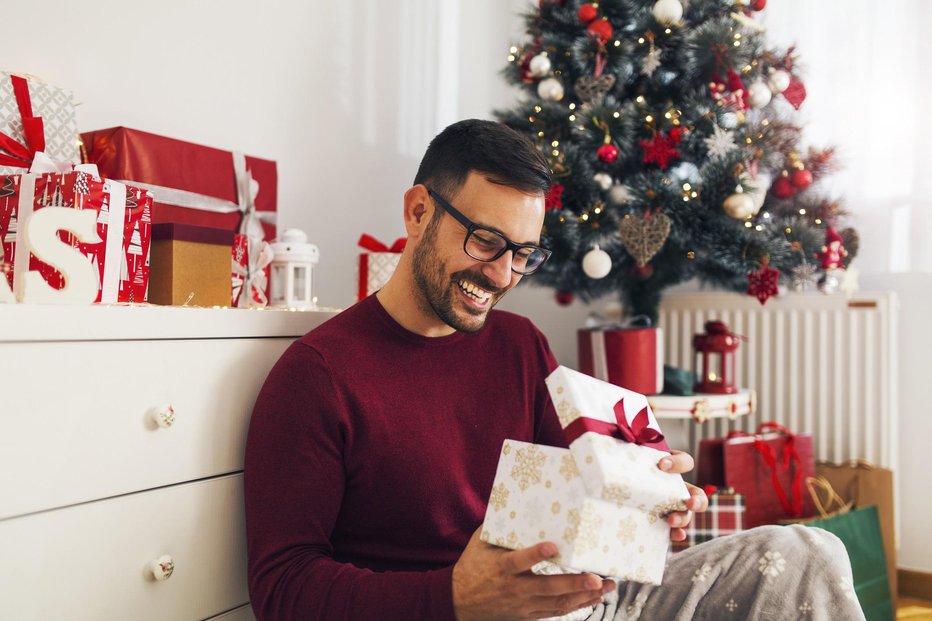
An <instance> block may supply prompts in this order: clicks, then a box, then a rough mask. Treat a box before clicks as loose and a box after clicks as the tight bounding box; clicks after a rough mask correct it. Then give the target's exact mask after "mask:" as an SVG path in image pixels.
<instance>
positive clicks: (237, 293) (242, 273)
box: [230, 233, 273, 308]
mask: <svg viewBox="0 0 932 621" xmlns="http://www.w3.org/2000/svg"><path fill="white" fill-rule="evenodd" d="M250 248H251V250H250ZM250 252H251V253H252V254H250ZM257 253H258V254H257ZM272 259H273V253H272V246H271V245H270V244H269V243H268V242H260V243H258V244H256V243H253V244H250V243H249V237H248V236H247V235H246V234H244V233H237V234H236V235H235V236H234V237H233V262H232V265H231V267H232V272H233V280H232V283H233V289H232V298H231V303H230V305H231V306H234V307H236V308H246V307H262V306H268V305H269V270H270V269H271V268H270V266H271V264H272Z"/></svg>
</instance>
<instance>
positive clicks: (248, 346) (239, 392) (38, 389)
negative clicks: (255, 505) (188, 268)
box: [0, 305, 333, 621]
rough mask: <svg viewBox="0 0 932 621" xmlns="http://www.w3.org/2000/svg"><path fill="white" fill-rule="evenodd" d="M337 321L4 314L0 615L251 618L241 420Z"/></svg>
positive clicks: (218, 314)
mask: <svg viewBox="0 0 932 621" xmlns="http://www.w3.org/2000/svg"><path fill="white" fill-rule="evenodd" d="M332 315H333V313H330V312H289V311H277V310H261V311H259V310H236V309H196V308H173V307H158V306H140V307H125V306H88V307H55V306H34V305H6V306H4V305H0V619H10V620H11V621H12V620H15V621H31V620H38V619H42V620H46V619H48V620H55V621H57V620H59V619H68V620H69V621H80V620H85V619H86V620H93V621H103V620H108V619H115V620H116V619H119V620H121V621H123V620H126V619H133V620H134V621H143V620H146V619H153V620H155V619H158V620H160V621H162V620H165V619H171V620H172V621H187V620H201V619H223V620H224V621H247V620H248V621H251V620H252V619H253V616H252V612H251V610H250V609H249V606H248V601H249V595H248V592H247V588H246V544H245V528H244V519H243V485H242V468H243V453H244V447H245V441H246V429H247V425H248V420H249V415H250V413H251V411H252V407H253V404H254V402H255V398H256V395H257V394H258V391H259V389H260V387H261V386H262V382H263V381H264V380H265V377H266V375H267V374H268V371H269V369H270V368H271V367H272V365H273V364H274V363H275V361H276V360H277V359H278V357H279V356H280V355H281V353H282V352H283V351H284V350H285V348H286V347H287V346H288V345H289V344H290V343H291V342H292V341H293V340H294V338H296V337H298V336H300V335H302V334H304V333H305V332H307V331H308V330H310V329H311V328H313V327H314V326H316V325H318V324H320V323H321V322H323V321H324V320H326V319H328V318H329V317H331V316H332ZM153 561H155V563H153ZM169 572H170V575H168V577H165V576H166V574H169ZM156 573H158V574H160V577H162V578H163V579H161V580H157V579H156V577H155V574H156Z"/></svg>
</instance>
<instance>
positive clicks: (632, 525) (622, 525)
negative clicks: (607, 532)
mask: <svg viewBox="0 0 932 621" xmlns="http://www.w3.org/2000/svg"><path fill="white" fill-rule="evenodd" d="M637 534H638V525H637V522H635V521H634V518H633V517H631V516H628V517H626V518H625V519H623V520H622V521H621V522H619V523H618V541H620V542H621V544H622V545H628V544H629V543H631V542H632V541H634V539H635V538H636V537H637Z"/></svg>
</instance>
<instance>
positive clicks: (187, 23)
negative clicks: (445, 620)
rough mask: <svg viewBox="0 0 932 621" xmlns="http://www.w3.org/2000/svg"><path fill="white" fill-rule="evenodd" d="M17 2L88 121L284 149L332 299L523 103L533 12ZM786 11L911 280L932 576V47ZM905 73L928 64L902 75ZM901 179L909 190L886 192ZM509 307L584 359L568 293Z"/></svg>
mask: <svg viewBox="0 0 932 621" xmlns="http://www.w3.org/2000/svg"><path fill="white" fill-rule="evenodd" d="M7 4H9V5H10V6H7V7H5V13H4V19H5V21H6V23H7V24H24V23H29V22H33V21H34V20H35V19H37V18H40V19H41V27H39V28H38V29H35V28H7V29H5V32H4V36H3V41H2V43H0V49H2V52H3V58H2V62H3V64H4V68H6V69H11V70H16V71H22V72H26V73H31V74H34V75H37V76H41V77H42V78H44V79H46V80H47V81H50V82H54V83H57V84H60V85H62V86H65V87H67V88H70V89H72V90H73V91H74V92H75V93H76V95H77V99H78V101H80V102H81V106H80V108H79V117H78V118H79V123H80V129H81V130H89V129H96V128H103V127H110V126H114V125H127V126H130V127H136V128H139V129H144V130H147V131H152V132H155V133H160V134H164V135H168V136H173V137H177V138H183V139H187V140H191V141H194V142H201V143H205V144H210V145H214V146H218V147H224V148H230V149H233V148H235V149H239V150H243V151H246V152H247V153H250V154H254V155H257V156H262V157H267V158H271V159H274V160H277V161H278V164H279V197H280V201H279V205H280V207H279V213H280V221H279V222H280V226H282V227H292V226H295V227H299V228H303V229H304V230H306V231H307V232H308V233H309V235H310V237H311V239H312V241H314V242H315V243H317V244H318V246H319V247H320V250H321V255H322V264H321V266H320V269H319V270H318V272H319V278H318V295H319V297H320V300H321V303H322V304H327V305H331V306H346V305H348V304H350V303H352V301H353V299H354V291H355V282H354V269H355V261H356V248H355V243H356V239H357V238H358V236H359V234H360V233H361V232H368V233H370V234H373V235H376V236H377V237H379V238H381V239H384V240H386V241H390V240H392V239H394V238H395V237H397V236H399V235H401V234H402V233H403V228H402V225H401V202H400V200H401V195H402V193H403V191H404V190H405V189H406V188H407V187H408V185H409V184H410V181H411V179H412V178H413V176H414V173H415V170H416V167H417V163H418V161H419V158H420V155H421V154H422V152H423V150H424V148H425V147H426V145H427V143H428V141H429V140H430V138H431V137H432V136H434V135H435V133H436V132H437V131H439V130H440V129H441V128H442V127H444V126H445V125H447V124H448V123H450V122H452V121H454V120H458V119H460V118H467V117H473V116H476V117H486V118H488V117H489V116H490V111H491V109H492V108H493V107H501V106H506V105H508V104H509V103H510V102H512V101H513V98H514V94H513V93H512V92H511V91H510V90H509V89H508V88H507V87H506V86H505V85H504V83H503V80H502V79H501V78H500V76H499V75H498V72H499V71H500V69H501V68H502V66H503V64H504V62H505V55H506V54H507V47H508V45H509V43H510V42H511V41H512V40H513V39H515V38H517V36H518V35H519V34H520V33H521V31H522V26H521V22H520V20H519V19H518V18H517V17H516V14H517V13H518V12H519V11H520V10H523V8H524V6H525V4H526V3H525V2H524V1H523V0H508V1H506V2H503V1H501V0H441V1H438V0H397V1H394V2H379V1H378V0H339V1H337V0H330V1H323V0H317V1H313V2H308V1H300V0H270V1H269V2H266V3H261V4H260V3H257V2H251V1H249V0H201V1H199V2H193V1H185V0H162V1H161V2H158V3H126V2H118V1H117V0H95V2H93V3H78V2H74V1H73V0H46V1H45V2H42V3H41V10H39V9H38V8H37V6H36V5H35V3H32V2H15V3H7ZM900 4H901V5H903V7H902V8H905V9H908V10H904V11H884V14H886V15H887V17H886V18H885V19H886V20H887V23H885V24H884V27H885V28H886V29H887V30H888V31H889V30H890V29H893V31H896V29H898V28H901V29H903V32H914V31H913V30H911V29H913V28H915V29H919V28H920V27H921V25H922V24H932V7H930V5H929V3H922V2H919V1H918V0H901V2H900ZM770 5H771V6H770V8H769V9H768V13H769V17H768V20H769V21H768V23H769V25H770V27H771V31H772V33H773V35H774V36H775V37H776V40H777V41H781V39H782V40H783V41H781V42H790V41H792V40H793V39H796V40H798V41H799V43H800V52H801V53H802V55H803V58H804V60H805V61H806V64H807V66H808V67H809V69H810V77H809V79H808V80H807V86H808V87H809V91H810V93H811V95H810V101H809V102H808V103H807V108H809V113H810V117H811V119H812V125H811V127H810V131H813V132H814V136H813V137H814V142H822V141H824V142H829V143H834V144H838V145H839V146H841V147H842V155H843V156H844V159H845V161H846V163H847V164H848V165H849V166H850V168H851V171H853V172H849V173H848V174H847V176H844V177H842V179H843V180H844V185H842V187H841V189H843V190H846V192H845V193H846V194H847V195H848V196H849V198H853V199H854V200H853V203H854V205H853V208H854V209H855V210H856V213H855V215H856V216H857V218H858V222H857V223H858V225H859V227H860V230H861V233H862V236H863V240H864V249H863V250H862V258H861V260H860V261H859V263H858V266H859V267H860V268H861V270H862V272H864V273H867V274H874V276H870V275H869V276H868V277H867V278H865V283H868V284H871V285H874V286H879V287H893V288H895V289H897V290H898V291H900V294H901V297H902V300H903V323H902V325H901V335H903V336H902V339H901V340H902V343H901V354H902V357H901V360H900V365H899V366H900V370H901V376H902V391H901V395H900V404H901V406H902V414H901V437H902V443H901V446H902V456H901V468H900V472H898V473H897V476H898V477H900V485H901V491H902V492H903V499H902V505H901V506H902V509H903V516H902V517H903V532H902V533H901V535H902V540H903V543H904V545H903V546H902V548H901V566H903V567H909V568H912V569H919V570H924V571H932V541H930V537H929V535H928V533H927V530H926V528H925V522H926V521H927V519H926V517H925V516H928V515H932V498H930V497H929V496H928V494H926V493H925V490H926V489H927V488H928V484H927V482H926V481H925V480H924V479H923V478H922V474H923V473H924V471H925V468H924V465H925V464H924V462H923V461H921V459H922V456H923V455H924V454H925V453H926V452H927V451H926V450H925V441H926V440H925V439H926V438H928V437H932V436H930V431H932V430H930V428H929V422H928V421H929V420H930V418H929V416H928V414H927V413H926V411H927V409H928V404H929V403H930V400H932V395H930V394H929V382H928V381H926V380H925V378H923V377H921V374H922V370H923V366H922V362H923V359H924V357H925V356H926V355H927V353H928V352H929V351H930V350H932V342H930V341H932V338H930V337H929V334H930V331H929V328H928V322H927V320H926V319H925V314H924V309H926V308H929V304H930V303H932V300H930V299H929V297H928V291H929V290H930V284H932V282H930V280H932V278H930V277H929V276H928V274H926V275H925V276H922V275H916V276H910V275H909V274H906V275H904V276H902V277H898V278H886V277H885V274H887V273H889V272H891V271H894V270H900V271H903V270H912V271H917V270H918V271H924V272H930V271H932V250H930V244H928V242H927V240H928V238H929V237H930V234H932V230H929V229H930V228H932V217H930V207H932V200H929V198H930V194H932V191H930V189H932V188H930V184H932V181H929V176H928V175H924V174H922V170H920V169H917V167H916V166H914V165H913V162H914V160H915V159H916V156H918V155H920V152H919V150H918V147H917V149H916V150H914V151H906V152H902V151H899V152H898V151H896V149H897V146H898V145H900V144H901V143H900V142H898V138H897V133H903V132H913V131H919V132H924V135H925V136H928V135H929V133H930V129H932V126H930V123H929V121H928V120H927V119H926V118H925V116H922V115H920V114H919V110H920V109H921V105H920V104H921V103H922V102H924V101H926V100H928V99H929V95H930V94H932V93H930V89H932V87H930V84H932V81H930V80H927V79H926V80H922V79H919V78H920V75H921V72H922V70H923V69H925V70H926V71H928V69H927V67H925V66H924V65H923V63H922V57H923V56H925V57H928V52H929V51H930V46H932V43H929V42H928V41H926V42H920V43H917V44H915V45H913V44H910V45H905V46H904V45H899V46H897V42H896V41H887V42H889V43H890V45H889V46H888V45H873V46H870V48H869V49H870V52H868V47H867V46H866V45H864V46H863V48H864V54H868V53H870V54H875V53H877V51H878V50H881V51H884V50H886V52H884V53H885V54H886V55H885V56H884V57H883V60H882V62H874V63H873V64H870V65H868V64H866V63H868V59H867V57H866V56H865V57H861V56H858V57H857V58H853V57H849V56H846V55H844V54H842V55H839V54H837V53H835V52H837V49H836V45H837V42H838V41H839V37H825V32H826V31H827V30H832V31H835V32H840V33H842V32H843V33H848V34H849V35H850V36H851V37H856V40H857V41H858V42H861V41H868V40H869V39H870V34H871V32H872V27H871V26H870V23H871V21H870V20H871V19H872V18H871V17H870V16H867V15H866V12H868V11H872V10H878V6H879V5H877V3H873V2H869V1H868V0H857V1H856V2H853V1H852V0H826V1H823V2H818V3H812V2H807V1H806V0H786V1H785V2H780V3H778V2H772V3H770ZM890 20H894V21H893V23H892V24H891V23H889V22H890ZM896 20H900V21H898V22H897V21H896ZM865 23H866V24H867V25H865ZM880 43H884V42H880ZM859 44H860V43H859ZM868 68H871V73H867V70H868ZM894 70H896V71H897V72H898V73H897V75H904V76H911V77H910V79H906V78H905V77H904V78H903V79H898V80H896V81H890V80H887V79H884V76H885V75H888V74H889V72H891V71H894ZM884 72H886V73H884ZM865 75H869V76H870V78H869V79H865ZM839 83H841V84H843V85H844V84H847V85H848V86H849V88H847V89H840V88H837V85H838V84H839ZM852 87H853V88H852ZM853 91H854V92H856V93H861V94H862V95H863V97H864V98H865V99H864V100H863V101H862V100H859V99H856V98H855V97H854V96H853V95H852V94H851V93H852V92H853ZM891 99H892V101H891ZM872 106H874V107H872ZM842 113H844V114H842ZM869 113H870V114H891V115H895V118H896V119H897V120H898V121H899V122H894V123H892V124H891V126H890V127H889V133H885V132H881V131H878V130H871V131H870V132H863V131H861V132H859V125H860V121H861V120H863V118H864V115H866V114H869ZM901 123H902V124H901ZM927 144H928V141H925V142H924V143H922V149H927ZM878 145H881V148H878ZM868 157H870V158H871V159H866V158H868ZM865 179H870V180H872V184H871V186H870V188H871V192H870V193H865V192H862V189H863V188H864V187H865V186H864V180H865ZM839 183H841V182H839ZM885 184H886V185H887V187H889V188H893V189H894V190H895V189H896V188H903V191H902V192H900V191H887V192H884V191H883V188H884V187H885ZM878 188H879V189H878ZM904 205H905V206H906V210H905V211H903V206H904ZM897 209H899V210H900V211H899V212H898V213H901V214H903V213H905V214H906V217H907V223H908V226H906V227H905V228H903V229H899V230H900V231H905V233H897V232H896V231H894V230H893V229H894V228H895V227H892V226H891V222H892V219H891V217H890V214H891V213H893V211H894V210H897ZM904 234H905V237H904V236H903V235H904ZM897 235H899V237H897ZM904 244H907V245H908V252H906V253H905V254H904V252H903V247H904V246H903V245H904ZM868 281H869V282H868ZM503 307H504V308H508V309H511V310H516V311H517V312H522V313H524V314H527V315H529V316H531V317H532V319H534V320H535V322H537V323H538V325H540V326H541V328H542V329H543V330H544V332H545V333H546V334H547V335H548V337H549V338H550V340H551V343H552V345H553V347H554V350H555V352H556V353H557V356H558V358H559V359H560V360H561V361H564V362H566V363H567V364H571V365H572V364H575V361H576V352H575V330H576V328H577V327H579V326H580V325H581V324H582V323H583V321H584V318H585V315H586V312H587V309H586V308H585V307H583V306H582V305H581V304H579V303H578V302H577V303H574V304H573V305H572V306H570V307H567V308H560V307H557V306H556V305H555V304H554V302H553V294H552V292H551V291H549V290H546V289H537V288H533V287H529V288H524V287H522V288H520V289H519V290H517V291H515V292H513V293H512V294H510V295H509V297H508V298H507V299H506V301H505V302H504V303H503ZM923 432H924V433H923Z"/></svg>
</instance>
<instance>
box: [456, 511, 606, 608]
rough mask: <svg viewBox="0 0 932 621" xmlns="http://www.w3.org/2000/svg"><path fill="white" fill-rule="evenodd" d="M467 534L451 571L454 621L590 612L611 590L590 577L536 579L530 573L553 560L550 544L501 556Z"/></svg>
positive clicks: (554, 549) (554, 550)
mask: <svg viewBox="0 0 932 621" xmlns="http://www.w3.org/2000/svg"><path fill="white" fill-rule="evenodd" d="M481 530H482V529H481V527H480V528H479V529H477V530H476V532H474V533H473V535H472V538H470V540H469V544H467V546H466V549H465V550H463V554H462V555H461V556H460V559H459V560H458V561H457V562H456V565H455V566H454V567H453V608H454V610H455V611H456V618H457V619H458V620H459V621H474V620H475V621H478V620H480V619H481V620H483V621H486V620H489V621H510V620H512V619H542V618H545V617H555V616H559V615H565V614H568V613H570V612H572V611H574V610H577V609H579V608H584V607H586V606H595V605H596V604H598V603H600V602H601V601H602V596H603V595H604V594H605V593H608V592H610V591H611V590H612V589H614V588H615V583H614V582H613V581H612V580H602V578H600V577H599V576H596V575H594V574H562V575H556V576H538V575H535V574H533V573H531V567H533V566H534V565H536V564H537V563H539V562H541V561H546V560H549V559H551V558H553V557H554V556H556V554H557V547H556V546H555V545H554V544H552V543H550V542H543V543H538V544H537V545H534V546H531V547H530V548H523V549H521V550H505V549H503V548H499V547H496V546H492V545H489V544H487V543H485V542H483V541H481V540H480V539H479V532H480V531H481Z"/></svg>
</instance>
